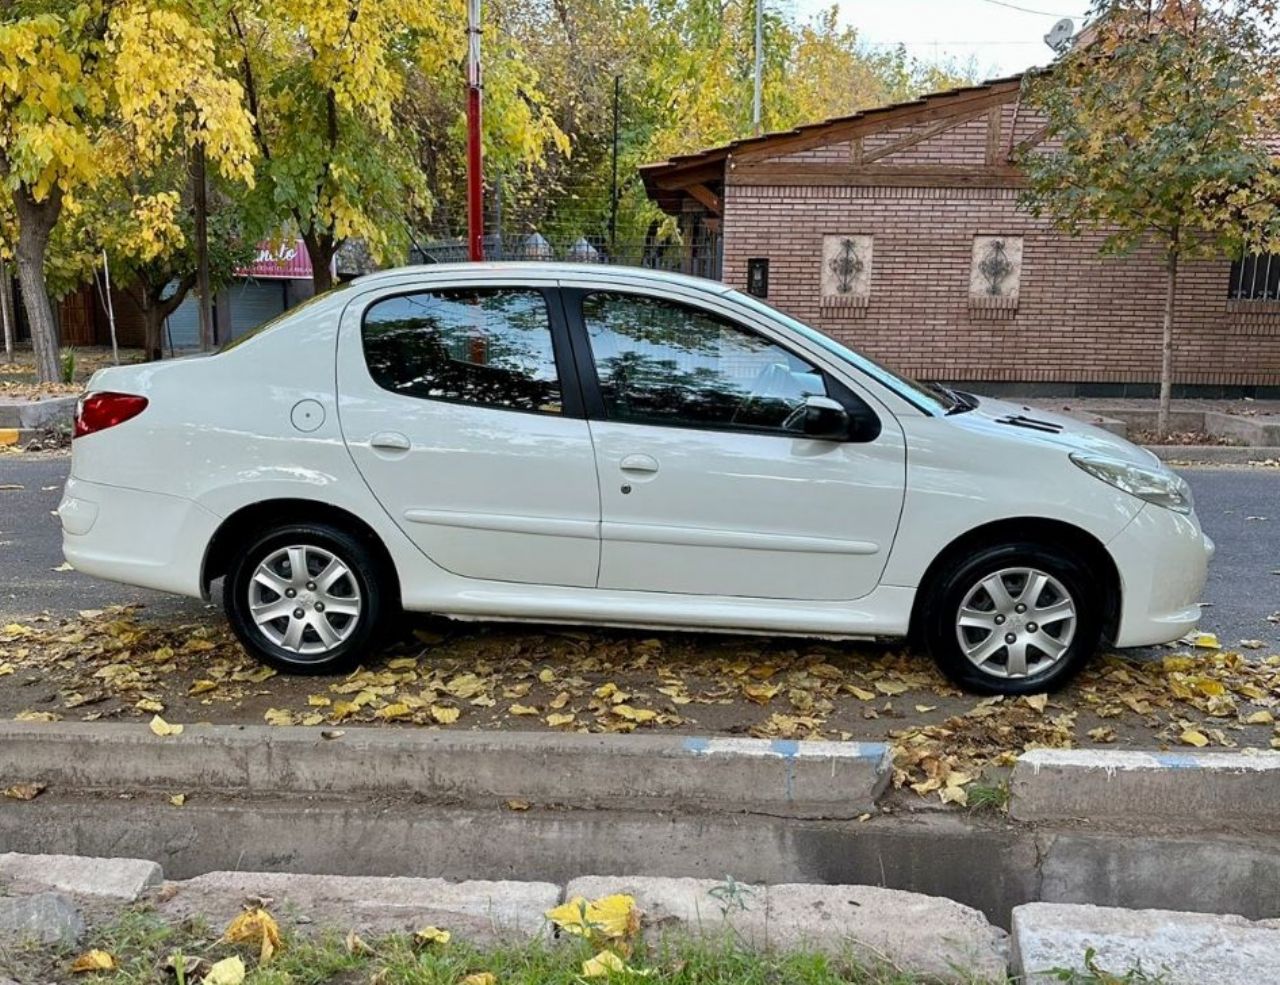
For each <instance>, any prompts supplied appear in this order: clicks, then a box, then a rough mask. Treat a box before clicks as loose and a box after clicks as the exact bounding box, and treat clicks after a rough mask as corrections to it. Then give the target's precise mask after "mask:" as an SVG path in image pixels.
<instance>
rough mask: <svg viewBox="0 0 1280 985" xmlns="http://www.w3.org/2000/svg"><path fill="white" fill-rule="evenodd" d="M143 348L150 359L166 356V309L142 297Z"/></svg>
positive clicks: (146, 356)
mask: <svg viewBox="0 0 1280 985" xmlns="http://www.w3.org/2000/svg"><path fill="white" fill-rule="evenodd" d="M141 308H142V348H143V351H144V352H145V354H146V355H145V358H146V359H147V360H148V361H153V360H156V359H163V358H164V311H163V310H161V308H160V306H159V305H158V304H153V303H152V302H151V300H150V299H149V298H147V297H145V295H144V297H143V298H142V305H141Z"/></svg>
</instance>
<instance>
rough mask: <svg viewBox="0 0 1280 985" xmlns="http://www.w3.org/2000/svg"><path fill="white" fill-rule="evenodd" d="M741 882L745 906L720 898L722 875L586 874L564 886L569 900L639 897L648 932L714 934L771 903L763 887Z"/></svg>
mask: <svg viewBox="0 0 1280 985" xmlns="http://www.w3.org/2000/svg"><path fill="white" fill-rule="evenodd" d="M736 885H737V888H738V889H739V891H740V895H739V896H738V897H737V898H738V900H739V901H740V905H734V904H733V903H732V901H731V900H729V899H728V897H727V896H720V897H719V898H717V895H716V894H717V893H718V892H719V891H720V890H721V889H723V888H724V887H725V882H724V881H722V880H717V879H686V878H663V877H661V876H581V877H579V878H577V879H574V880H572V881H570V882H569V884H568V885H567V886H565V887H564V898H565V900H566V901H567V900H571V899H573V898H574V897H577V896H581V897H583V898H585V899H598V898H600V897H601V896H611V895H613V894H614V893H626V894H627V895H628V896H631V897H633V898H634V899H635V901H636V906H637V907H638V908H639V910H640V912H641V916H642V921H643V924H642V925H643V927H644V928H645V930H655V931H658V932H659V933H661V932H665V931H670V930H677V931H679V932H680V933H682V934H700V935H708V936H714V935H716V934H719V933H721V932H723V931H725V930H727V929H728V927H729V926H731V925H733V926H736V924H735V922H734V921H735V919H736V917H737V916H738V915H740V914H741V913H742V912H744V911H743V909H742V907H745V908H746V910H751V909H756V908H758V909H760V910H763V909H764V908H765V907H766V906H767V905H768V902H767V900H766V898H765V891H764V889H763V888H762V887H760V886H748V885H742V884H736Z"/></svg>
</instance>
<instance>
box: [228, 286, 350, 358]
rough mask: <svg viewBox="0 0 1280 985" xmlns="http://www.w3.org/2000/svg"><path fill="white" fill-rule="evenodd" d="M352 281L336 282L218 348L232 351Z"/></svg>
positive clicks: (344, 288)
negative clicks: (327, 288)
mask: <svg viewBox="0 0 1280 985" xmlns="http://www.w3.org/2000/svg"><path fill="white" fill-rule="evenodd" d="M352 283H353V281H344V282H343V283H341V284H335V285H334V286H333V287H331V288H329V290H327V291H324V292H322V293H320V294H316V295H314V296H313V297H309V298H307V299H306V300H305V301H303V302H302V303H301V304H295V305H294V306H293V307H292V308H286V309H285V310H284V311H282V312H280V314H278V315H276V316H275V317H274V318H268V319H267V320H266V321H264V322H263V323H262V324H261V325H258V326H257V327H256V328H251V329H249V331H247V332H245V333H244V334H243V335H237V336H236V337H235V338H234V339H231V340H230V341H229V342H224V343H223V344H222V346H221V347H220V348H219V349H218V351H219V352H230V351H231V350H232V349H234V348H235V347H236V346H238V345H243V344H244V343H245V342H248V341H249V340H250V339H256V338H257V337H258V336H259V335H261V334H262V333H263V332H265V331H267V330H268V329H271V328H274V327H275V326H276V325H279V324H280V323H281V322H282V321H284V320H285V319H286V318H292V317H293V316H294V315H296V314H299V313H300V312H302V311H303V310H304V309H306V308H310V307H311V306H312V305H313V304H315V303H316V302H317V301H323V300H325V299H326V298H331V297H333V295H334V294H336V293H337V292H338V291H345V290H346V289H347V288H348V287H349V286H350V285H351V284H352Z"/></svg>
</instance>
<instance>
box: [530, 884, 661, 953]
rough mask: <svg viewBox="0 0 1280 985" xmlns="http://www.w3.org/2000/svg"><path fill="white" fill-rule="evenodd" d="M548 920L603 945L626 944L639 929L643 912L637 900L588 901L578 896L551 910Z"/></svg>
mask: <svg viewBox="0 0 1280 985" xmlns="http://www.w3.org/2000/svg"><path fill="white" fill-rule="evenodd" d="M546 917H547V919H548V920H550V921H551V922H552V923H554V924H555V925H556V926H557V927H559V928H560V929H561V930H563V931H565V932H566V933H569V934H574V935H576V936H578V937H585V938H586V939H587V940H589V941H591V942H593V943H595V944H601V943H604V942H606V941H618V940H627V939H629V938H630V937H631V936H632V935H634V934H635V933H636V931H638V930H639V929H640V912H639V911H638V910H637V909H636V901H635V899H634V897H631V896H628V895H626V894H625V893H615V894H614V895H612V896H604V897H601V898H600V899H597V900H590V901H588V900H587V899H586V898H585V897H582V896H575V897H574V898H573V899H571V900H569V901H568V902H566V903H561V904H560V905H559V906H557V907H553V908H552V909H550V910H548V911H547V913H546Z"/></svg>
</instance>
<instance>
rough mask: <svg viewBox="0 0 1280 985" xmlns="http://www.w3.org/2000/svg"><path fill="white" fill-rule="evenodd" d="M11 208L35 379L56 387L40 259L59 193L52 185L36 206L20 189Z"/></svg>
mask: <svg viewBox="0 0 1280 985" xmlns="http://www.w3.org/2000/svg"><path fill="white" fill-rule="evenodd" d="M13 205H14V209H15V211H16V212H17V214H18V248H17V258H18V283H19V284H21V285H22V304H23V307H24V308H26V309H27V324H28V325H30V327H31V346H32V348H33V349H34V350H35V357H36V378H37V379H38V380H39V381H40V382H41V383H57V382H58V381H59V380H60V379H61V374H60V373H59V370H58V325H57V322H55V321H54V318H53V305H52V304H51V303H50V301H49V292H48V291H47V290H46V288H45V282H44V257H45V253H46V251H47V250H48V248H49V235H50V233H52V232H53V227H54V226H55V225H56V224H57V222H58V216H59V215H60V214H61V212H62V191H61V189H59V188H58V187H57V186H56V185H55V186H54V188H53V190H52V191H51V192H50V193H49V195H48V197H47V198H45V200H44V201H43V202H37V201H36V200H35V199H34V198H32V197H31V195H30V193H29V192H28V190H27V188H26V186H25V185H23V186H21V187H20V188H19V189H18V190H17V191H16V192H14V193H13Z"/></svg>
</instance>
